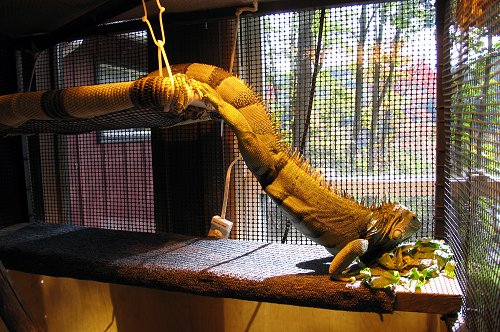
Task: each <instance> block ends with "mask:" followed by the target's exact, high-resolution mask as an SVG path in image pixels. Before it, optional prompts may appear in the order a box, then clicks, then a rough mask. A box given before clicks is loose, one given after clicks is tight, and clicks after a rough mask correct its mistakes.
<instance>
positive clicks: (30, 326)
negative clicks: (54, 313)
mask: <svg viewBox="0 0 500 332" xmlns="http://www.w3.org/2000/svg"><path fill="white" fill-rule="evenodd" d="M0 318H2V320H3V322H4V324H5V326H6V327H7V329H8V330H9V331H19V332H25V331H26V332H28V331H29V332H32V331H43V329H42V328H41V327H40V325H39V324H37V323H36V322H35V321H34V320H33V318H32V316H31V315H30V313H29V311H28V310H27V308H26V307H25V306H24V305H23V304H22V302H21V300H20V298H19V296H18V295H17V293H16V290H15V289H14V287H13V286H12V282H11V281H10V278H9V276H8V274H7V270H6V269H5V267H4V266H3V264H2V262H1V261H0Z"/></svg>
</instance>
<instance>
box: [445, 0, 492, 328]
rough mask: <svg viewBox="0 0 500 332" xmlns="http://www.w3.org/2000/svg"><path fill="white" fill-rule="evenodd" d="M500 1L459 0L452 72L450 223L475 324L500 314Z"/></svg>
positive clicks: (451, 26) (450, 44)
mask: <svg viewBox="0 0 500 332" xmlns="http://www.w3.org/2000/svg"><path fill="white" fill-rule="evenodd" d="M499 14H500V6H499V5H498V1H481V0H479V1H455V0H454V1H451V2H450V6H449V7H448V13H447V29H446V31H447V32H448V33H447V35H446V36H445V37H446V39H445V45H444V46H445V48H446V50H447V53H448V57H447V60H448V61H447V63H446V66H447V71H446V72H445V75H444V87H445V96H446V99H447V100H448V104H447V105H446V108H445V117H446V119H445V123H446V124H447V127H446V140H447V165H446V177H447V186H446V197H445V199H446V225H447V237H448V238H449V239H450V241H451V243H452V245H453V249H454V252H455V254H456V255H457V261H458V277H459V281H460V284H461V285H462V287H463V289H464V293H465V295H466V296H465V315H466V318H467V323H468V325H469V329H470V331H498V330H500V320H499V319H498V308H499V307H500V302H499V301H500V252H499V250H500V249H499V243H500V241H499V230H500V229H499V226H500V212H499V209H500V200H499V197H500V186H499V179H500V162H499V160H500V115H499V105H500V85H499V80H500V37H499V34H500V24H499Z"/></svg>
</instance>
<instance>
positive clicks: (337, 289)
mask: <svg viewBox="0 0 500 332" xmlns="http://www.w3.org/2000/svg"><path fill="white" fill-rule="evenodd" d="M0 237H1V241H0V260H1V261H3V262H4V265H5V266H6V267H7V268H8V269H13V270H18V271H22V272H28V273H36V274H42V275H49V276H56V277H57V276H61V277H70V278H76V279H86V280H95V281H102V282H109V283H118V284H128V285H136V286H143V287H150V288H158V289H164V290H171V291H181V292H187V293H192V294H198V295H208V296H215V297H226V298H237V299H243V300H253V301H262V302H271V303H281V304H291V305H298V306H306V307H317V308H326V309H335V310H344V311H360V312H380V313H384V312H392V311H395V310H398V311H411V312H422V313H433V314H452V313H456V312H458V311H459V310H460V306H461V304H462V295H461V292H460V288H459V286H458V282H457V281H456V280H454V279H448V278H444V277H441V278H436V279H434V280H432V281H431V282H430V283H429V284H428V285H426V286H425V287H424V288H423V289H422V291H421V292H418V293H410V292H408V291H406V290H404V289H396V290H395V291H390V290H373V289H370V288H368V287H366V286H364V285H362V284H361V283H359V282H357V283H354V284H346V283H343V282H334V281H331V280H330V278H329V276H328V265H329V262H330V260H331V257H330V256H329V254H328V253H327V252H326V251H325V250H324V249H323V248H322V247H320V246H303V245H302V246H301V245H289V244H278V243H257V242H249V241H237V240H226V239H222V240H213V239H207V238H196V237H188V236H182V235H178V234H150V233H137V232H125V231H116V230H107V229H92V228H83V227H79V226H74V225H59V224H39V223H34V224H27V225H17V226H14V227H11V228H9V229H4V230H2V231H0Z"/></svg>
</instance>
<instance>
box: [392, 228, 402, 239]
mask: <svg viewBox="0 0 500 332" xmlns="http://www.w3.org/2000/svg"><path fill="white" fill-rule="evenodd" d="M402 235H403V233H401V231H400V230H395V231H394V233H392V238H394V239H399V238H400V237H401V236H402Z"/></svg>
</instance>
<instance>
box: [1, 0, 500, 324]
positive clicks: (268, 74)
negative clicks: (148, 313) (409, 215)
mask: <svg viewBox="0 0 500 332" xmlns="http://www.w3.org/2000/svg"><path fill="white" fill-rule="evenodd" d="M294 4H295V2H294ZM167 5H168V3H167ZM262 7H263V8H264V9H265V8H266V7H265V6H262ZM271 9H272V7H270V10H268V11H265V10H264V11H260V12H257V13H254V14H251V15H244V16H242V17H241V21H240V22H239V29H238V31H237V36H238V44H237V49H236V62H235V69H234V70H235V73H236V74H238V75H239V76H240V77H241V78H242V79H243V80H245V81H246V82H247V83H248V84H250V85H251V86H252V87H253V89H254V90H255V91H256V92H258V93H259V94H260V95H261V96H262V99H263V102H264V103H265V105H266V106H267V107H268V109H269V110H270V111H271V112H272V116H273V118H275V119H276V121H277V122H278V123H279V126H280V130H281V132H282V133H283V138H284V139H285V140H286V141H287V142H288V144H290V145H291V146H292V147H294V148H297V149H298V150H299V151H301V152H302V153H303V154H304V156H305V157H307V158H308V159H309V160H310V162H311V165H313V166H314V167H317V168H318V169H319V170H321V171H322V173H323V174H324V175H325V177H326V178H327V179H328V180H329V181H331V182H332V184H333V185H334V186H335V187H336V188H338V189H339V190H341V191H345V193H346V195H350V196H352V197H354V198H355V199H356V200H358V201H363V202H364V203H365V204H367V205H371V204H374V205H377V204H380V203H382V202H384V201H386V200H391V201H399V202H401V203H402V204H404V205H406V206H408V207H409V208H410V209H412V210H413V211H414V212H415V213H416V214H417V216H418V217H419V218H420V220H421V221H422V223H423V225H422V228H421V229H420V230H419V231H418V233H417V234H416V235H415V237H419V238H420V237H432V238H443V239H446V240H447V241H448V242H450V243H451V245H452V247H453V250H454V252H455V254H456V255H457V260H458V266H457V274H458V279H459V282H460V285H461V287H462V289H463V292H464V294H465V302H464V311H463V314H464V316H465V317H466V320H467V323H468V324H469V326H470V328H471V330H478V331H479V330H480V331H488V330H496V329H499V328H500V326H499V324H500V323H499V322H498V318H496V317H495V315H496V314H495V312H494V311H495V308H496V307H498V305H499V303H498V302H499V298H500V296H499V295H500V269H499V264H500V253H499V239H498V233H499V227H500V226H499V216H500V214H499V211H498V210H499V207H500V203H499V199H498V198H499V195H498V193H499V187H498V181H499V180H498V179H499V177H500V174H499V173H500V172H499V161H498V160H500V156H499V142H500V135H499V131H498V129H499V122H500V121H499V113H498V105H499V91H500V90H499V85H498V81H499V79H500V58H499V56H500V48H499V45H500V39H499V23H498V16H499V9H498V1H496V0H493V1H490V2H487V1H459V0H450V1H436V3H433V2H432V1H414V0H402V1H394V2H373V3H372V2H363V3H361V4H350V3H345V4H337V3H335V4H334V5H333V4H332V5H325V4H324V3H322V4H321V5H318V6H317V7H315V8H309V6H305V5H304V4H302V3H301V2H297V3H296V6H295V7H294V8H282V9H281V10H271ZM155 23H158V22H155ZM166 28H167V30H166V38H167V39H166V41H167V42H166V51H167V54H168V57H169V60H170V63H173V64H180V63H192V62H201V63H208V64H213V65H216V66H219V67H222V68H228V66H229V63H230V57H231V48H232V43H233V41H234V40H233V35H234V32H235V31H234V29H235V26H234V17H232V16H228V15H222V14H221V15H220V16H218V17H217V18H209V17H195V18H193V19H185V18H184V19H182V20H181V19H179V21H176V20H175V19H173V20H172V21H169V20H166ZM6 50H7V48H5V52H3V51H4V49H3V48H1V47H0V58H1V59H7V58H8V56H10V55H11V53H10V52H7V51H6ZM2 52H3V53H2ZM156 54H157V53H156V47H155V45H154V44H153V43H152V41H151V38H150V35H149V34H148V32H147V27H146V26H145V25H144V24H143V23H142V22H132V23H131V22H129V21H125V22H121V23H114V24H103V25H100V26H98V27H96V29H95V30H94V31H92V33H89V34H83V35H77V36H74V37H73V38H71V39H68V40H63V41H57V43H53V45H51V47H49V48H47V49H45V50H43V51H42V52H40V53H37V54H36V56H35V57H32V54H31V53H28V52H24V51H22V50H17V51H16V52H15V58H16V63H17V68H15V73H11V75H10V76H9V77H11V78H12V77H15V78H17V84H18V86H19V90H20V91H21V92H27V91H42V90H48V89H64V88H70V87H78V86H83V85H99V84H107V83H116V82H128V81H132V80H135V79H138V78H140V77H143V76H144V75H146V74H148V73H149V72H151V71H153V70H155V69H157V68H155V66H156V63H157V62H156ZM6 70H7V68H6ZM8 70H10V71H12V69H10V68H9V69H8ZM0 83H4V82H0ZM5 85H7V83H6V82H5ZM55 111H57V110H55ZM155 121H157V120H156V119H155V118H154V116H150V117H148V116H145V115H144V114H141V113H140V112H136V113H133V114H131V115H129V116H128V117H126V118H122V117H120V116H119V115H116V116H110V117H109V118H106V119H104V120H103V121H101V122H99V121H94V120H78V121H75V122H74V123H70V124H68V123H65V122H62V123H56V124H47V127H44V126H45V124H43V123H36V122H31V123H30V122H28V123H26V124H25V125H23V126H21V127H18V128H4V127H0V134H1V133H6V134H18V133H21V134H23V135H22V139H19V140H16V141H13V138H11V137H8V138H5V140H4V141H3V142H2V143H1V144H2V146H5V147H3V148H2V150H1V155H0V165H6V166H5V170H3V169H2V176H3V177H6V178H11V180H9V181H10V182H9V183H8V184H7V186H8V187H9V188H17V189H12V190H13V191H14V192H15V193H16V195H18V196H21V197H23V195H24V194H25V193H24V190H23V189H20V188H27V190H26V196H27V199H25V201H26V203H23V204H22V205H19V209H17V210H16V209H14V210H15V211H12V209H11V208H10V207H9V205H10V203H9V202H11V201H9V200H8V199H7V200H5V201H4V204H5V206H3V207H2V210H5V211H9V213H5V214H2V215H0V226H2V227H3V226H7V225H10V224H14V223H18V222H24V221H27V220H29V221H31V222H43V223H62V224H74V225H79V226H85V227H97V228H106V229H114V230H130V231H137V232H147V233H157V232H158V233H160V232H173V233H180V234H184V235H190V236H205V235H206V234H207V232H208V230H209V228H210V220H211V218H212V216H214V215H217V214H220V211H221V207H222V201H223V195H224V186H225V176H226V170H227V168H228V166H229V165H230V163H231V162H232V161H233V160H234V159H235V158H236V157H237V156H238V155H239V150H238V143H237V141H236V140H235V138H234V135H233V134H232V132H231V130H230V129H229V128H228V127H227V125H225V124H224V123H223V122H221V121H220V120H217V119H216V120H213V121H200V122H195V123H190V124H184V125H177V123H175V121H173V122H172V123H170V124H171V125H175V126H168V125H169V123H167V124H165V123H164V122H160V120H158V122H155ZM162 121H163V120H162ZM51 126H52V127H51ZM117 128H118V129H117ZM12 142H14V143H12ZM14 145H15V147H13V146H14ZM10 149H13V150H14V153H15V154H17V157H18V160H21V162H19V163H18V164H14V165H13V164H12V155H13V152H12V151H11V150H10ZM10 174H13V175H10ZM18 178H23V179H24V181H25V182H24V183H23V182H21V183H19V182H14V181H15V179H18ZM11 182H12V183H11ZM16 195H14V196H13V197H16ZM227 209H228V210H227V219H229V220H231V221H232V222H233V223H234V226H233V230H232V232H231V236H230V237H231V238H232V239H236V240H250V241H258V242H265V243H267V242H282V243H292V244H304V245H312V242H311V241H310V240H308V239H306V238H305V237H304V236H303V235H301V234H300V233H299V232H298V231H297V230H295V229H294V228H293V226H292V225H291V224H290V222H289V221H287V219H286V217H285V216H284V215H283V214H282V213H281V212H280V210H278V208H277V207H276V205H275V204H274V203H273V202H272V201H271V200H270V199H269V197H268V196H267V195H266V194H265V193H264V192H263V190H262V188H261V186H260V185H259V183H258V182H257V180H255V178H254V177H253V176H252V174H251V173H250V172H249V171H248V169H247V168H246V166H245V165H244V163H243V162H238V163H236V165H235V169H234V170H233V173H232V177H231V182H230V186H229V204H228V208H227ZM485 292H489V293H491V292H493V294H492V298H490V299H487V298H484V293H485Z"/></svg>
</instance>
